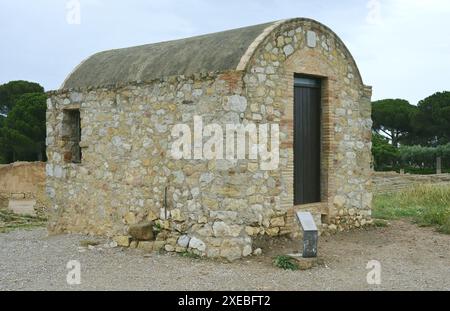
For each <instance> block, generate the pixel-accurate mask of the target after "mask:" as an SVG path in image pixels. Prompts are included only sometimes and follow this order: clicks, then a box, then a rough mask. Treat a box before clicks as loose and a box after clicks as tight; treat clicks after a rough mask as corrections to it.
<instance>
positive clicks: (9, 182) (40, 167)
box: [0, 162, 48, 216]
mask: <svg viewBox="0 0 450 311" xmlns="http://www.w3.org/2000/svg"><path fill="white" fill-rule="evenodd" d="M21 202H25V203H28V202H29V203H32V204H34V211H35V213H36V214H37V215H39V216H45V214H46V209H47V206H48V201H47V197H46V194H45V163H42V162H33V163H30V162H16V163H12V164H6V165H0V208H1V209H8V208H10V207H11V206H12V205H14V204H15V203H18V204H19V203H21Z"/></svg>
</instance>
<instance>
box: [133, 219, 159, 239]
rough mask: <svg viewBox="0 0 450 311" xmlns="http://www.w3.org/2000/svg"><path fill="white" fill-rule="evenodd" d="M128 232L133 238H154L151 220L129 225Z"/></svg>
mask: <svg viewBox="0 0 450 311" xmlns="http://www.w3.org/2000/svg"><path fill="white" fill-rule="evenodd" d="M128 234H129V235H130V236H131V237H132V239H133V240H137V241H151V240H153V239H154V235H153V222H150V221H148V222H143V223H140V224H137V225H131V226H130V228H129V229H128Z"/></svg>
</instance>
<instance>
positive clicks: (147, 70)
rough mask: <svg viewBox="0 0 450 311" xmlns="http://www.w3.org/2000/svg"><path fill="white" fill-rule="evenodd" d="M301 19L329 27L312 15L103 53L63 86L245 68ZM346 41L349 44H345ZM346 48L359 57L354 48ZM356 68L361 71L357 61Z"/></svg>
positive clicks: (72, 87) (94, 56)
mask: <svg viewBox="0 0 450 311" xmlns="http://www.w3.org/2000/svg"><path fill="white" fill-rule="evenodd" d="M298 20H302V21H310V22H314V23H317V24H318V25H321V26H323V27H325V28H326V29H328V28H327V27H326V26H324V25H322V24H320V23H318V22H316V21H314V20H311V19H306V18H294V19H288V20H281V21H276V22H271V23H266V24H261V25H256V26H250V27H244V28H238V29H233V30H228V31H223V32H218V33H213V34H207V35H202V36H198V37H192V38H186V39H181V40H175V41H167V42H161V43H154V44H147V45H142V46H136V47H130V48H123V49H115V50H110V51H105V52H100V53H97V54H94V55H93V56H91V57H89V58H88V59H86V60H85V61H83V62H82V63H81V64H80V65H78V66H77V67H76V68H75V69H74V70H73V72H72V73H71V74H70V75H69V76H68V77H67V78H66V80H65V81H64V83H63V85H62V86H61V89H75V88H85V87H103V86H109V85H113V84H117V83H119V84H122V83H129V82H137V81H151V80H154V79H158V78H163V77H168V76H175V75H191V74H195V73H203V72H216V71H219V72H220V71H226V70H244V69H245V67H246V65H247V64H248V62H249V60H250V59H251V57H252V55H253V53H254V52H255V51H256V49H257V48H258V47H259V44H260V43H261V42H262V41H263V40H264V39H265V38H266V37H267V36H268V35H269V34H270V33H271V32H272V31H273V30H274V29H276V28H277V27H278V26H279V25H282V24H284V23H288V22H291V21H298ZM328 30H329V29H328ZM329 31H330V32H331V33H332V34H334V33H333V32H332V31H331V30H329ZM334 35H335V36H336V38H338V39H339V37H338V36H337V35H336V34H334ZM342 45H343V46H344V48H345V45H344V44H343V43H342ZM345 49H346V48H345ZM346 52H347V53H348V54H349V55H350V58H351V59H352V61H353V58H352V57H351V54H350V53H349V52H348V50H346ZM353 63H354V61H353ZM354 64H355V63H354ZM355 68H356V70H358V68H357V66H356V64H355Z"/></svg>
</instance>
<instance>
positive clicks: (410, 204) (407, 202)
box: [373, 185, 450, 234]
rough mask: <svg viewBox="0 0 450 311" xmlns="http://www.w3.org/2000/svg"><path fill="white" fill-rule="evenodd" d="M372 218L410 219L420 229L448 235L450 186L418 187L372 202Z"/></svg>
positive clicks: (449, 229)
mask: <svg viewBox="0 0 450 311" xmlns="http://www.w3.org/2000/svg"><path fill="white" fill-rule="evenodd" d="M373 217H374V218H378V219H385V220H389V219H399V218H410V219H412V220H413V221H414V222H415V223H417V224H418V225H420V226H433V227H436V228H437V230H438V231H440V232H442V233H446V234H450V186H448V185H444V186H442V185H420V186H414V187H412V188H410V189H408V190H403V191H400V192H396V193H390V194H379V195H376V196H375V198H374V207H373Z"/></svg>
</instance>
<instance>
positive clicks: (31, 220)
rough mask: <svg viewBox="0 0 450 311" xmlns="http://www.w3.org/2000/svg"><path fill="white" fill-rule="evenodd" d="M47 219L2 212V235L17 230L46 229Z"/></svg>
mask: <svg viewBox="0 0 450 311" xmlns="http://www.w3.org/2000/svg"><path fill="white" fill-rule="evenodd" d="M46 224H47V219H45V218H42V217H33V216H23V215H17V214H14V213H12V212H11V211H8V210H3V209H2V210H0V233H7V232H10V231H13V230H16V229H32V228H36V227H44V226H45V225H46Z"/></svg>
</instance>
